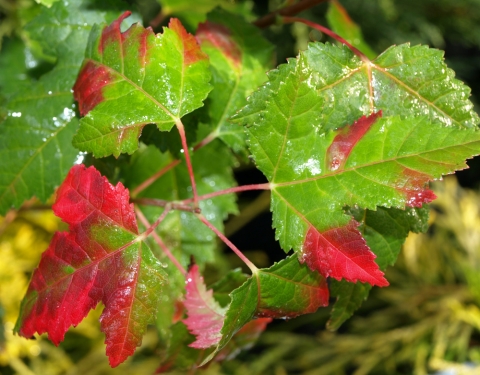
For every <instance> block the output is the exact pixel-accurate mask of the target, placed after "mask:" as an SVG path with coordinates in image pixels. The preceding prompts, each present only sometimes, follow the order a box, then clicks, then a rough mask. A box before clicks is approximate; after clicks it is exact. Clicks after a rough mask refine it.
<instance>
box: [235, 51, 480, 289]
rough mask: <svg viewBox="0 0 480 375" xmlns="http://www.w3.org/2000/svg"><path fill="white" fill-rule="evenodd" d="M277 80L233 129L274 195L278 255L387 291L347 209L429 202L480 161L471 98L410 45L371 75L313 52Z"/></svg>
mask: <svg viewBox="0 0 480 375" xmlns="http://www.w3.org/2000/svg"><path fill="white" fill-rule="evenodd" d="M426 61H428V64H426ZM440 68H441V69H440ZM414 69H415V74H414V73H413V70H414ZM439 69H440V70H439ZM442 69H443V70H442ZM414 77H416V78H414ZM269 79H270V82H269V83H268V84H266V85H265V86H263V87H262V88H261V89H259V90H258V91H257V92H255V93H254V94H253V95H252V97H251V98H250V101H249V104H248V105H247V106H246V107H245V108H244V109H242V111H240V113H239V114H238V115H236V119H237V120H238V121H241V122H243V123H244V124H246V125H248V128H247V133H248V137H249V139H248V141H249V146H250V150H251V152H252V154H253V156H254V158H255V162H256V164H257V166H258V168H259V169H260V170H262V171H263V173H264V174H265V175H266V177H267V178H268V180H269V181H270V182H271V184H272V211H273V215H274V226H275V228H276V234H277V238H278V239H279V240H280V244H281V246H282V247H283V249H284V250H285V251H289V250H290V249H292V248H293V249H294V250H295V251H296V252H298V253H299V255H300V258H301V259H302V260H305V261H307V264H309V266H310V267H311V268H312V269H314V270H317V271H319V272H320V273H322V274H323V275H324V276H332V277H335V278H336V279H340V278H344V279H346V280H349V281H361V282H368V283H370V284H371V285H379V286H384V285H387V284H388V283H387V281H386V280H385V279H384V278H383V274H382V272H381V271H380V270H379V269H378V266H377V265H376V264H375V261H374V259H375V255H374V254H373V253H372V252H371V251H370V249H369V247H368V246H367V244H366V243H365V241H364V240H363V238H362V235H361V233H360V232H359V231H358V230H357V229H356V224H355V222H352V218H351V216H349V215H347V214H345V213H344V209H345V207H346V206H349V207H357V206H359V207H362V208H365V209H370V210H375V209H376V208H377V206H383V207H396V208H400V209H404V208H405V207H421V206H422V204H423V203H428V202H430V201H431V200H433V199H434V198H435V196H434V194H433V193H432V192H431V191H430V190H429V189H428V182H429V181H431V180H434V179H439V178H441V176H442V175H444V174H448V173H452V172H454V171H455V170H458V169H463V168H465V167H466V164H465V159H466V158H470V157H472V156H474V155H476V154H479V153H480V133H479V132H476V131H475V128H474V127H475V125H476V123H477V122H478V116H477V115H476V114H475V113H474V112H473V110H472V104H471V103H470V102H469V101H468V100H467V99H466V95H465V94H466V93H468V92H469V89H468V88H467V87H466V86H464V85H463V84H462V83H460V82H459V81H457V80H454V79H452V72H451V71H450V70H448V68H446V66H445V65H444V63H443V61H441V59H440V58H439V55H438V53H437V52H436V51H435V50H429V49H428V48H425V47H412V48H410V47H409V46H407V45H403V46H398V47H392V48H391V49H389V50H387V51H386V52H385V53H384V54H382V55H381V56H379V57H378V58H377V59H376V60H374V61H373V62H371V63H366V62H363V61H361V60H360V59H358V58H357V57H355V56H354V55H353V53H352V52H351V51H349V50H348V49H346V48H340V47H335V46H332V45H328V44H326V45H323V44H320V43H317V44H312V45H310V47H309V49H308V50H307V51H305V52H303V53H301V54H300V56H299V57H298V59H297V60H290V61H289V63H288V64H286V65H281V66H280V67H279V69H278V70H275V71H273V72H271V73H270V75H269ZM399 95H400V96H401V97H402V98H403V102H402V103H398V102H397V101H396V100H397V99H396V98H397V97H398V96H399ZM408 102H410V103H411V104H412V105H409V111H408V112H407V111H406V110H405V108H406V106H407V104H406V103H408ZM414 103H415V105H413V104H414ZM456 106H458V108H457V107H456ZM380 111H381V112H382V113H383V116H384V117H383V118H380ZM352 116H353V118H352ZM469 128H472V129H469Z"/></svg>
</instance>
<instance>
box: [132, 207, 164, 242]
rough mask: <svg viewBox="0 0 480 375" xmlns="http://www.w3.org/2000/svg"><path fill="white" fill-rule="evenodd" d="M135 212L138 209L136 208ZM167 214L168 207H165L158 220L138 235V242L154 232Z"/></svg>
mask: <svg viewBox="0 0 480 375" xmlns="http://www.w3.org/2000/svg"><path fill="white" fill-rule="evenodd" d="M136 210H139V208H136ZM169 213H170V207H169V206H167V207H165V210H163V212H162V214H161V215H160V216H159V217H158V219H157V220H156V221H155V222H154V223H153V224H152V225H150V226H149V227H147V230H146V231H145V232H143V233H142V234H140V236H138V237H139V240H143V239H145V238H147V237H148V236H149V235H150V233H152V232H153V231H154V230H155V228H156V227H158V226H159V225H160V223H161V222H162V221H163V219H165V217H166V216H167V215H168V214H169Z"/></svg>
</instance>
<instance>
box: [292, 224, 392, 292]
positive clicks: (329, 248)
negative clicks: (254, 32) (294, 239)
mask: <svg viewBox="0 0 480 375" xmlns="http://www.w3.org/2000/svg"><path fill="white" fill-rule="evenodd" d="M358 225H359V223H358V222H356V221H355V220H353V219H352V220H351V221H350V222H349V223H348V224H347V225H345V226H342V227H338V228H332V229H329V230H326V231H324V232H320V231H318V230H317V229H316V228H314V227H313V226H310V227H309V229H308V231H307V234H306V236H305V241H304V244H303V249H302V252H301V254H300V258H299V259H300V262H301V263H306V264H307V265H308V267H309V268H310V269H311V270H312V271H318V272H320V273H321V274H322V275H323V276H325V277H329V276H330V277H333V278H335V279H337V280H341V279H345V280H347V281H350V282H357V281H361V282H364V283H369V284H371V285H377V286H387V285H389V284H388V281H387V280H386V279H385V277H384V274H383V272H382V271H380V269H379V268H378V265H377V264H376V263H375V261H374V259H375V258H376V256H375V254H374V253H373V252H372V251H371V250H370V249H369V247H368V246H367V244H366V242H365V239H364V238H363V237H362V235H361V233H360V232H359V231H358V229H357V227H358Z"/></svg>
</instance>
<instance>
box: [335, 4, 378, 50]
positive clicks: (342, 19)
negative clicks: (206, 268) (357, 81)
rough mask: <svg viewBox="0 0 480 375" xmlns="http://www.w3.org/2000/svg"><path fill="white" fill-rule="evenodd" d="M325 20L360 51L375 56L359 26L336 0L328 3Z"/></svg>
mask: <svg viewBox="0 0 480 375" xmlns="http://www.w3.org/2000/svg"><path fill="white" fill-rule="evenodd" d="M326 16H327V21H328V24H329V26H330V27H331V29H332V30H333V31H334V32H335V33H337V34H338V35H340V36H341V37H342V38H344V39H345V40H346V41H347V42H349V43H350V44H352V45H353V46H354V47H356V48H358V49H359V50H360V51H361V52H363V53H364V54H365V55H367V57H368V58H370V59H373V58H375V57H376V56H377V54H376V53H375V51H373V50H372V49H371V48H370V46H369V45H368V44H367V43H366V42H365V40H364V39H363V35H362V30H360V27H358V25H357V24H356V23H355V22H354V21H353V20H352V19H351V18H350V16H349V15H348V13H347V11H346V10H345V8H344V7H343V6H342V5H341V4H340V2H339V1H338V0H331V1H330V2H329V5H328V11H327V14H326Z"/></svg>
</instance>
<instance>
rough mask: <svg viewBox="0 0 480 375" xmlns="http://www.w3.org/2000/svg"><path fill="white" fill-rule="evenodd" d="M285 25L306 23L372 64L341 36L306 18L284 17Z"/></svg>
mask: <svg viewBox="0 0 480 375" xmlns="http://www.w3.org/2000/svg"><path fill="white" fill-rule="evenodd" d="M282 21H283V23H294V22H301V23H304V24H305V25H307V26H310V27H312V28H314V29H316V30H318V31H320V32H322V33H324V34H327V35H328V36H329V37H331V38H333V39H335V40H336V41H338V42H340V43H343V44H345V45H346V46H347V47H348V48H350V49H351V50H352V52H353V53H354V54H355V55H357V56H358V57H360V59H362V61H365V62H370V59H369V58H368V57H367V56H366V55H365V54H364V53H363V52H362V51H360V50H359V49H358V48H355V47H354V46H352V45H351V44H350V43H349V42H347V41H346V40H345V39H343V38H342V37H341V36H340V35H338V34H336V33H334V32H333V31H332V30H330V29H328V28H326V27H325V26H322V25H319V24H318V23H315V22H312V21H309V20H306V19H304V18H299V17H282Z"/></svg>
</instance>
